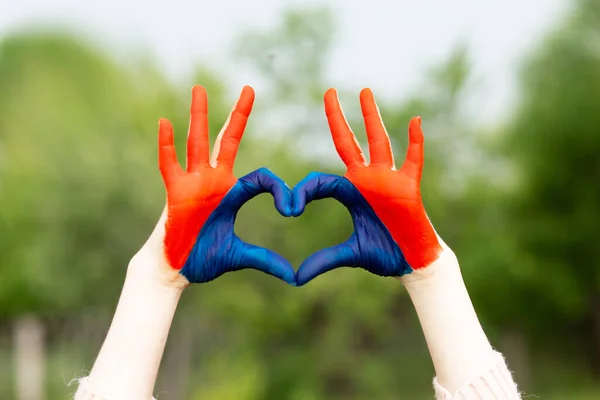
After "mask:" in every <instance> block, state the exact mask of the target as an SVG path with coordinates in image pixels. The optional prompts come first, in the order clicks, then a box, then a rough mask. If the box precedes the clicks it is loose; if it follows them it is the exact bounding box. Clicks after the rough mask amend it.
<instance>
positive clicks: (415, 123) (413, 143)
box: [400, 117, 424, 182]
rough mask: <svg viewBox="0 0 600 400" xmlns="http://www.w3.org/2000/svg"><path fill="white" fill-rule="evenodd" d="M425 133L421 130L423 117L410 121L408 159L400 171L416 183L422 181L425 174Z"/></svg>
mask: <svg viewBox="0 0 600 400" xmlns="http://www.w3.org/2000/svg"><path fill="white" fill-rule="evenodd" d="M423 142H424V138H423V131H422V130H421V117H415V118H413V119H411V120H410V123H409V125H408V149H407V151H406V159H405V160H404V164H402V168H400V171H401V172H402V173H404V174H406V175H408V176H410V177H411V178H413V179H414V180H415V181H416V182H420V181H421V175H422V174H423V159H424V150H423Z"/></svg>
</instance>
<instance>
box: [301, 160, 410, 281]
mask: <svg viewBox="0 0 600 400" xmlns="http://www.w3.org/2000/svg"><path fill="white" fill-rule="evenodd" d="M292 197H293V200H294V208H293V210H292V215H293V216H295V217H297V216H299V215H300V214H302V213H303V212H304V208H305V207H306V205H307V204H308V203H310V202H311V201H314V200H319V199H324V198H329V197H331V198H334V199H336V200H338V201H339V202H340V203H342V204H343V205H344V206H345V207H346V208H347V209H348V211H349V212H350V215H351V216H352V221H353V223H354V232H353V233H352V235H351V236H350V238H349V239H348V240H347V241H345V242H344V243H341V244H339V245H337V246H333V247H330V248H327V249H323V250H320V251H318V252H316V253H314V254H313V255H311V256H310V257H308V258H307V259H306V260H305V261H304V262H303V263H302V265H300V268H299V269H298V272H297V273H296V283H297V285H298V286H301V285H304V284H306V283H307V282H309V281H310V280H312V279H314V278H316V277H317V276H319V275H321V274H323V273H325V272H328V271H331V270H333V269H335V268H339V267H344V266H348V267H359V268H363V269H365V270H367V271H369V272H371V273H373V274H376V275H379V276H402V275H404V274H408V273H411V272H412V268H411V267H410V266H409V265H408V263H407V262H406V259H405V258H404V255H403V254H402V251H401V250H400V247H399V246H398V244H397V243H396V242H395V241H394V239H392V236H391V235H390V233H389V231H388V229H387V228H386V227H385V225H384V224H383V223H382V222H381V220H380V219H379V217H377V215H376V214H375V212H374V211H373V208H372V207H371V206H370V205H369V203H368V202H367V201H366V199H365V198H364V197H363V195H362V194H361V193H360V192H359V191H358V189H357V188H356V187H355V186H354V185H353V184H352V183H351V182H350V181H349V180H348V179H346V178H344V177H342V176H338V175H331V174H324V173H320V172H312V173H310V174H309V175H308V176H307V177H306V178H305V179H303V180H302V181H301V182H300V183H298V185H296V187H294V189H293V190H292Z"/></svg>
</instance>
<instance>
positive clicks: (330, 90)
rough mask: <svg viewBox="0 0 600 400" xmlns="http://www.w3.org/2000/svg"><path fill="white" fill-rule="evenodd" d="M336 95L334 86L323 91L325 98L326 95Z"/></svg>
mask: <svg viewBox="0 0 600 400" xmlns="http://www.w3.org/2000/svg"><path fill="white" fill-rule="evenodd" d="M332 96H333V97H337V90H336V89H335V88H329V89H327V90H326V91H325V99H327V98H328V97H332Z"/></svg>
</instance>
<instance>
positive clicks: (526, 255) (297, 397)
mask: <svg viewBox="0 0 600 400" xmlns="http://www.w3.org/2000/svg"><path fill="white" fill-rule="evenodd" d="M186 3H189V2H185V1H183V0H171V1H169V2H167V3H161V4H160V5H152V4H148V2H135V1H127V0H121V1H117V0H104V1H102V2H82V1H77V0H52V1H43V0H20V1H12V0H0V232H1V234H0V399H7V400H10V399H15V400H54V399H56V400H59V399H67V398H70V396H71V395H72V393H73V392H74V391H75V389H76V388H75V387H74V386H68V385H69V382H70V381H71V380H72V379H73V378H76V377H80V376H84V375H87V374H88V373H89V369H90V368H91V367H92V365H93V361H94V359H95V356H96V355H97V353H98V350H99V348H100V345H101V343H102V341H103V339H104V336H105V334H106V331H107V329H108V327H109V324H110V320H111V317H112V313H113V312H114V308H115V305H116V302H117V300H118V297H119V292H120V289H121V285H122V283H123V280H124V274H125V270H126V266H127V263H128V261H129V259H130V258H131V257H132V255H133V254H134V253H135V252H136V251H137V250H138V249H139V248H140V246H141V245H142V244H143V243H144V241H145V239H146V238H147V236H148V235H149V233H150V232H151V230H152V228H153V226H154V224H155V223H156V220H157V218H158V217H159V215H160V212H161V210H162V207H163V204H164V198H165V194H164V189H163V185H162V181H161V178H160V174H159V172H158V168H157V154H156V135H157V121H158V118H159V117H168V118H170V119H171V120H172V121H173V123H174V125H175V132H176V137H177V139H176V142H177V143H176V144H177V146H178V149H179V152H180V157H183V155H184V144H185V136H186V131H187V123H188V122H187V121H188V110H189V101H190V88H191V86H192V84H202V85H204V86H205V87H206V88H207V90H208V94H209V101H210V123H211V129H212V133H213V139H214V136H215V135H216V134H217V133H218V132H219V130H220V128H221V126H222V124H223V122H224V121H225V118H226V116H227V114H228V112H229V110H230V109H231V107H232V105H233V101H234V100H235V98H236V96H237V94H238V92H239V90H240V89H241V86H242V85H243V84H250V85H252V86H253V87H254V88H255V90H256V92H257V100H256V104H255V110H254V112H253V115H252V117H251V123H250V126H249V129H248V130H247V134H246V136H245V138H244V141H243V144H242V146H241V148H240V153H239V157H238V160H237V163H236V173H237V174H238V176H241V175H242V174H245V173H247V172H249V171H251V170H254V169H257V168H259V167H262V166H267V167H268V168H270V169H271V170H273V171H274V172H275V173H276V174H278V175H279V176H281V177H282V178H283V179H284V180H286V182H288V184H289V185H290V186H293V185H294V184H296V183H297V182H298V181H299V180H300V179H302V178H303V177H304V176H305V175H306V174H307V173H309V172H310V171H314V170H319V171H328V172H336V173H343V171H344V170H343V168H342V167H343V166H342V164H341V162H340V161H339V159H338V157H337V155H336V154H335V151H334V149H333V144H332V143H331V139H330V136H329V133H328V129H327V124H326V121H325V116H324V113H323V106H322V96H323V93H324V91H325V90H326V89H327V88H328V87H330V86H335V87H337V88H338V90H339V91H340V95H341V96H340V97H341V101H342V103H343V106H344V108H345V110H346V113H347V116H348V118H349V119H350V121H351V124H352V125H353V127H354V128H355V132H356V133H357V135H358V136H359V137H360V139H361V141H363V143H364V131H363V127H362V121H361V118H360V111H359V109H358V105H359V104H358V92H359V90H360V89H361V88H362V87H371V88H373V90H374V92H375V95H376V97H377V99H378V102H379V105H380V108H381V112H382V115H383V118H384V120H385V122H386V125H387V128H388V131H389V133H390V136H391V137H392V140H393V143H394V148H395V152H396V158H397V160H398V161H397V163H399V162H400V160H402V159H403V157H404V151H405V148H406V137H407V124H408V121H409V118H410V117H412V116H415V115H421V116H422V118H423V120H424V131H425V136H426V151H425V152H426V163H425V171H424V177H423V189H422V193H423V197H424V202H425V205H426V208H427V210H428V213H429V215H430V218H431V219H432V221H433V223H434V225H435V227H436V229H437V230H438V232H439V233H440V235H441V236H442V237H443V238H444V240H445V241H446V242H447V243H448V244H449V245H450V246H451V247H452V248H453V249H454V250H455V252H456V253H457V254H458V257H459V260H460V262H461V267H462V271H463V274H464V277H465V280H466V283H467V287H468V288H469V291H470V293H471V296H472V299H473V302H474V303H475V307H476V309H477V311H478V313H479V316H480V318H481V321H482V323H483V325H484V327H485V329H486V331H487V333H488V335H489V337H490V339H491V341H492V343H493V344H494V345H495V347H496V348H497V349H498V350H500V351H502V352H503V353H504V354H505V355H506V356H507V358H508V361H509V364H510V367H511V369H512V370H514V371H515V374H516V378H517V380H518V383H519V386H520V388H521V389H522V390H523V391H524V392H525V393H527V394H528V395H531V397H532V398H542V399H570V400H592V399H598V398H600V261H599V258H598V248H599V247H598V246H599V244H598V242H599V241H600V215H599V214H600V212H599V211H600V2H598V1H597V0H570V1H569V0H535V1H528V2H522V1H518V0H504V1H502V2H501V1H497V2H482V1H477V0H456V1H453V2H445V1H443V0H428V1H420V2H418V3H417V2H411V3H408V2H396V3H394V2H388V1H383V0H381V1H380V0H370V1H368V2H362V1H358V0H356V1H342V0H330V1H327V0H323V1H303V2H300V1H296V2H289V1H288V2H284V1H281V2H277V1H274V0H255V1H252V2H242V1H236V2H233V1H220V2H196V3H193V4H192V3H189V4H186ZM180 159H183V158H180ZM236 231H237V232H238V234H239V235H240V236H241V237H242V238H243V239H245V240H247V241H249V242H251V243H254V244H258V245H262V246H267V247H269V248H271V249H273V250H276V251H277V252H279V253H281V254H283V255H284V256H286V257H287V258H288V259H289V260H290V261H291V262H292V263H293V264H294V265H296V266H297V265H299V264H300V262H301V261H302V260H303V259H304V258H305V257H306V256H307V255H309V254H310V253H312V252H313V251H315V250H317V249H320V248H323V247H326V246H330V245H333V244H335V243H339V242H341V241H343V240H345V239H346V238H347V237H348V235H349V234H350V232H351V224H350V217H349V215H348V213H347V212H346V210H345V209H344V208H343V207H342V206H341V205H340V204H337V203H336V202H335V201H329V200H325V201H321V202H318V203H315V204H311V205H310V207H309V208H308V209H307V212H306V213H305V214H304V215H303V216H302V217H301V218H298V219H284V218H281V217H280V216H279V215H278V214H277V212H276V211H275V210H274V208H273V206H272V199H271V198H270V197H269V196H260V197H259V198H257V199H255V200H253V201H251V202H250V203H249V204H248V205H247V206H246V207H245V208H244V209H243V210H242V212H241V214H240V216H239V218H238V222H237V224H236ZM433 376H434V371H433V367H432V364H431V360H430V358H429V355H428V352H427V348H426V344H425V341H424V339H423V336H422V333H421V331H420V327H419V325H418V321H417V319H416V315H415V313H414V310H413V308H412V305H411V303H410V300H409V298H408V296H407V294H406V292H405V291H404V289H403V288H402V287H401V285H399V283H398V282H397V281H396V280H393V279H381V278H378V277H376V276H373V275H370V274H368V273H366V272H364V271H362V270H354V269H341V270H339V271H336V272H335V273H331V274H326V275H324V276H322V277H320V278H318V279H316V280H315V281H313V282H312V283H311V284H310V285H308V286H306V287H302V288H296V289H294V288H290V287H289V286H287V285H285V284H282V283H281V282H279V281H277V280H275V279H272V278H270V277H268V276H266V275H262V274H259V273H257V272H254V271H241V272H238V273H235V274H227V275H225V276H223V277H221V278H219V279H218V280H217V281H215V282H212V283H210V284H206V285H197V286H194V287H192V288H191V289H190V290H188V291H186V292H185V294H184V296H183V299H182V303H181V306H180V309H179V310H178V312H177V315H176V318H175V321H174V325H173V329H172V332H171V336H170V339H169V343H168V345H167V349H166V353H165V358H164V359H163V364H162V367H161V371H160V375H159V381H158V383H157V386H156V393H157V394H158V398H159V399H165V400H179V399H186V400H187V399H191V400H193V399H202V400H206V399H219V400H263V399H264V400H267V399H278V400H279V399H290V400H317V399H382V400H387V399H417V400H420V399H431V398H433V391H432V389H431V380H432V378H433Z"/></svg>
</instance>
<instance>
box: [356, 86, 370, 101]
mask: <svg viewBox="0 0 600 400" xmlns="http://www.w3.org/2000/svg"><path fill="white" fill-rule="evenodd" d="M358 97H359V99H360V100H361V101H362V100H368V99H372V98H373V97H374V96H373V91H372V90H371V88H364V89H362V90H361V91H360V94H359V96H358Z"/></svg>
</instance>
